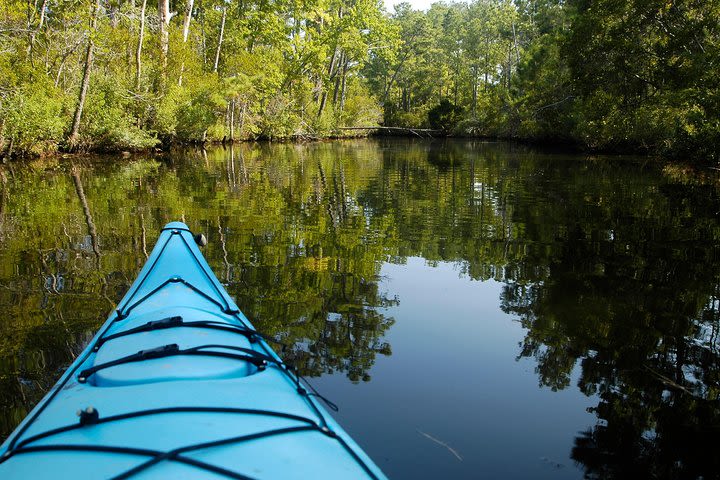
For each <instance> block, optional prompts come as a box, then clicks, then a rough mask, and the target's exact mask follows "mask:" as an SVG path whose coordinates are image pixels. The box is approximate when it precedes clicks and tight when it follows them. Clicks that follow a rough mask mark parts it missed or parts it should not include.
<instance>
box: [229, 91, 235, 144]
mask: <svg viewBox="0 0 720 480" xmlns="http://www.w3.org/2000/svg"><path fill="white" fill-rule="evenodd" d="M233 142H235V99H232V101H230V143H233Z"/></svg>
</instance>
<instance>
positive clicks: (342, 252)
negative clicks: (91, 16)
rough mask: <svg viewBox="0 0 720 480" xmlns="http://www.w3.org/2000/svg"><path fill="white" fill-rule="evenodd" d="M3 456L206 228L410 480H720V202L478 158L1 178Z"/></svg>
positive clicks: (604, 168)
mask: <svg viewBox="0 0 720 480" xmlns="http://www.w3.org/2000/svg"><path fill="white" fill-rule="evenodd" d="M0 180H1V181H2V185H1V187H2V196H1V197H0V438H5V437H6V436H7V435H8V434H9V433H10V432H11V431H12V429H13V428H14V427H15V426H16V425H17V424H18V423H19V422H20V421H21V420H22V418H23V417H24V416H25V414H26V413H27V412H28V411H29V409H30V408H32V406H33V405H34V404H35V403H36V402H37V401H38V400H39V399H40V398H41V397H42V396H43V395H44V393H45V392H46V391H47V390H48V389H49V388H50V387H51V386H52V384H53V383H54V381H55V380H56V379H57V378H58V377H59V375H60V374H61V373H62V371H63V369H64V368H65V367H66V366H67V365H68V364H69V363H70V362H71V361H72V359H73V358H74V356H76V355H77V354H78V353H79V352H80V351H81V350H82V348H83V347H84V346H85V345H86V344H87V342H88V341H89V339H90V338H91V337H92V335H93V334H94V332H95V330H96V329H97V328H98V327H99V325H100V324H101V323H102V322H103V321H104V319H105V317H106V316H107V315H108V314H109V313H110V311H111V309H112V308H113V305H114V304H115V302H117V301H118V300H119V299H120V298H121V296H122V295H123V294H124V292H125V291H126V290H127V288H128V287H129V285H130V283H131V282H132V281H133V280H134V278H135V276H136V275H137V272H138V270H139V268H140V267H141V266H142V264H143V263H144V261H145V259H146V256H147V253H148V252H149V251H150V250H151V249H152V246H153V244H154V241H155V239H156V238H157V236H158V234H159V230H160V228H161V227H162V226H163V225H164V224H165V223H167V222H169V221H171V220H178V219H181V220H184V221H185V222H186V223H187V224H188V225H189V226H190V228H191V229H192V230H193V231H195V232H202V233H204V234H205V235H206V237H207V238H208V240H209V243H208V245H207V247H205V248H204V254H205V255H206V257H207V258H208V261H209V263H210V265H211V266H212V268H213V269H214V271H215V272H216V274H217V276H218V278H219V279H220V280H221V282H222V283H223V284H224V285H226V288H227V289H228V291H229V292H230V294H231V295H232V296H234V297H235V298H236V300H237V303H238V304H239V305H240V307H241V308H242V309H243V311H244V312H245V313H246V315H247V316H248V317H249V318H250V319H251V320H252V321H253V322H254V323H255V325H256V326H257V327H258V328H259V329H260V330H261V331H263V332H265V333H268V334H271V335H274V336H276V338H278V339H281V340H282V341H283V342H284V343H286V344H288V345H291V347H290V348H289V349H288V350H287V351H286V352H285V353H284V355H285V357H286V358H287V359H288V360H289V361H292V362H294V363H295V364H296V365H298V366H299V367H300V369H301V370H302V371H303V372H304V373H305V374H306V375H308V376H310V378H311V381H312V382H313V384H314V385H315V386H316V388H318V389H319V390H320V391H321V392H322V393H323V395H324V396H326V397H328V398H330V399H331V400H332V401H334V402H335V403H337V404H338V405H339V406H340V411H339V412H338V413H337V414H336V417H337V418H338V419H339V421H340V422H341V423H342V425H343V426H344V427H346V429H347V430H348V432H349V433H350V434H351V435H352V436H353V437H354V438H355V439H356V440H357V441H358V443H359V444H360V445H361V446H362V447H363V448H364V449H365V450H366V451H367V452H368V454H369V455H370V456H371V457H372V458H373V459H374V460H375V461H376V462H377V463H378V465H379V466H380V467H381V468H382V469H383V470H384V471H385V472H386V473H387V474H388V475H389V476H390V477H391V478H398V479H401V478H408V479H410V478H412V479H415V478H517V479H526V478H533V479H542V478H548V479H550V478H552V479H564V478H567V479H574V478H583V476H586V477H590V478H596V477H601V478H607V477H628V478H672V477H677V478H680V477H681V478H697V477H704V478H714V477H715V476H716V475H717V472H718V471H720V465H719V463H720V457H719V456H718V455H717V451H718V447H719V446H720V441H718V439H717V437H718V436H717V432H718V429H719V428H720V404H719V403H718V394H719V392H720V368H718V363H719V362H718V360H719V359H720V354H719V347H720V344H719V340H718V331H720V314H719V313H718V311H719V308H720V299H719V298H720V297H719V296H720V288H719V286H720V254H719V250H718V248H717V246H718V241H719V240H720V218H719V212H720V195H719V192H720V190H719V189H718V187H717V183H714V182H712V181H708V182H703V181H699V180H690V179H688V178H687V177H686V176H685V175H683V174H682V172H679V171H678V169H676V168H673V167H672V166H669V165H664V164H662V163H660V162H656V161H650V160H648V159H646V158H637V157H635V158H634V157H589V156H586V155H581V154H570V153H563V152H551V151H539V150H534V149H531V148H528V147H523V146H518V145H513V144H507V143H490V142H481V141H477V140H452V139H446V140H422V139H368V140H348V141H333V142H319V143H310V144H303V145H297V144H257V145H255V144H243V145H236V146H235V147H234V148H226V149H224V148H215V149H210V150H207V151H205V150H201V149H186V150H178V151H174V152H171V153H169V154H163V155H160V156H125V157H123V156H102V157H101V156H87V157H82V158H78V157H74V158H65V159H63V158H57V159H51V160H38V161H34V162H31V163H29V164H27V165H20V164H7V165H2V166H0Z"/></svg>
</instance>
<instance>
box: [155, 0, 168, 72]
mask: <svg viewBox="0 0 720 480" xmlns="http://www.w3.org/2000/svg"><path fill="white" fill-rule="evenodd" d="M158 20H159V21H160V60H161V64H162V74H163V77H164V76H165V75H166V73H167V64H168V53H169V50H170V32H169V27H170V0H158Z"/></svg>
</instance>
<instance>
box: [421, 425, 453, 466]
mask: <svg viewBox="0 0 720 480" xmlns="http://www.w3.org/2000/svg"><path fill="white" fill-rule="evenodd" d="M417 432H418V433H419V434H420V435H422V436H423V437H425V438H427V439H428V440H432V441H433V442H435V443H437V444H438V445H441V446H443V447H445V448H447V449H448V450H449V451H450V453H452V454H453V455H455V457H456V458H457V459H458V460H460V461H461V462H462V459H463V458H462V457H461V456H460V454H459V453H458V452H457V450H455V449H454V448H452V447H451V446H450V445H448V444H447V443H445V442H443V441H442V440H438V439H437V438H435V437H433V436H432V435H430V434H429V433H425V432H423V431H421V430H418V431H417Z"/></svg>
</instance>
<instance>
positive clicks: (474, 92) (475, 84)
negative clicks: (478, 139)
mask: <svg viewBox="0 0 720 480" xmlns="http://www.w3.org/2000/svg"><path fill="white" fill-rule="evenodd" d="M477 71H478V68H477V66H474V67H473V68H472V72H473V83H472V96H473V99H472V116H473V118H475V117H476V116H477V96H478V95H477V94H478V82H477V78H478V75H477Z"/></svg>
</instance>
